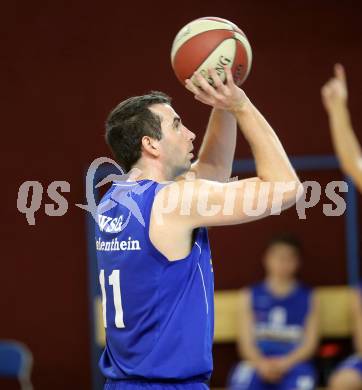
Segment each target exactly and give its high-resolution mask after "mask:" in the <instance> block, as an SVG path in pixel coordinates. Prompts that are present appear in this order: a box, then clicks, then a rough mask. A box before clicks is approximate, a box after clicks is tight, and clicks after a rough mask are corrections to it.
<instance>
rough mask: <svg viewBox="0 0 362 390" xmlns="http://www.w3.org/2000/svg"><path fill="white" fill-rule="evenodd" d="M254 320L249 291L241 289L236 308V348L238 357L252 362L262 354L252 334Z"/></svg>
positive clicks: (261, 356)
mask: <svg viewBox="0 0 362 390" xmlns="http://www.w3.org/2000/svg"><path fill="white" fill-rule="evenodd" d="M254 328H255V321H254V316H253V311H252V308H251V293H250V290H249V289H244V290H241V292H240V295H239V299H238V308H237V330H238V332H237V348H238V353H239V357H240V358H241V359H246V360H248V361H249V362H250V363H251V364H254V365H255V363H256V362H257V361H258V360H259V359H261V358H263V355H262V353H261V351H260V350H259V349H258V347H257V346H256V342H255V336H254Z"/></svg>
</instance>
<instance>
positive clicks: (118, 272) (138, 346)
mask: <svg viewBox="0 0 362 390" xmlns="http://www.w3.org/2000/svg"><path fill="white" fill-rule="evenodd" d="M164 185H165V184H162V185H161V184H159V183H156V182H154V181H151V180H140V181H138V182H117V181H115V182H114V183H113V184H112V186H111V187H110V189H109V190H108V192H107V193H106V194H105V195H104V197H103V198H102V200H101V202H100V204H99V206H98V208H97V217H98V221H97V224H96V232H95V240H96V249H97V259H98V272H99V281H100V287H101V292H102V305H103V320H104V323H105V327H106V329H105V330H106V347H105V350H104V352H103V354H102V356H101V359H100V363H99V365H100V369H101V371H102V373H103V374H104V376H105V377H106V378H109V379H111V380H122V379H136V380H150V381H151V380H155V381H157V380H162V381H168V380H170V381H184V380H200V381H206V380H208V379H209V377H210V375H211V372H212V338H213V331H214V324H213V321H214V303H213V298H214V294H213V292H214V280H213V271H212V263H211V254H210V246H209V240H208V236H207V230H206V228H198V229H195V230H194V234H193V241H192V248H191V252H190V253H189V255H188V256H187V257H185V258H184V259H182V260H178V261H169V260H168V259H167V258H166V257H165V256H164V255H163V254H161V253H160V252H159V251H158V250H157V249H156V248H155V246H154V245H153V244H152V242H151V241H150V238H149V223H150V214H151V209H152V205H153V201H154V198H155V195H156V194H157V192H158V191H159V190H160V189H161V188H162V187H163V186H164Z"/></svg>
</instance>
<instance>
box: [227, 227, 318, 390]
mask: <svg viewBox="0 0 362 390" xmlns="http://www.w3.org/2000/svg"><path fill="white" fill-rule="evenodd" d="M300 257H301V246H300V243H299V241H298V240H297V239H296V238H294V237H292V236H290V235H285V234H284V235H279V236H276V237H274V238H273V239H272V240H271V241H270V242H269V244H268V246H267V248H266V251H265V255H264V268H265V272H266V276H265V280H264V281H263V282H261V283H259V284H256V285H254V286H252V287H250V288H248V289H246V290H245V291H243V292H242V294H241V301H240V308H239V311H238V317H239V321H238V330H239V334H238V347H239V348H238V349H239V354H240V357H241V358H242V359H243V361H242V362H240V363H239V364H238V365H237V366H236V367H235V369H234V370H233V371H232V373H231V375H230V381H229V389H231V390H299V389H300V390H312V389H314V388H315V371H314V367H313V365H312V364H311V363H310V362H309V359H311V358H312V356H313V354H314V352H315V350H316V347H317V345H318V309H317V304H316V301H315V298H314V297H313V293H312V291H311V290H310V289H309V288H307V287H305V286H303V285H302V284H301V283H300V282H299V281H298V280H297V272H298V268H299V262H300Z"/></svg>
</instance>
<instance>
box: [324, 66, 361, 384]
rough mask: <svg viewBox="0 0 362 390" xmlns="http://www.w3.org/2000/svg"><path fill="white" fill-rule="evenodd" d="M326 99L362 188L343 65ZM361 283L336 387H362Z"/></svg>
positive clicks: (339, 145) (337, 138) (344, 162)
mask: <svg viewBox="0 0 362 390" xmlns="http://www.w3.org/2000/svg"><path fill="white" fill-rule="evenodd" d="M322 101H323V104H324V107H325V109H326V111H327V114H328V119H329V125H330V131H331V134H332V140H333V145H334V148H335V151H336V154H337V156H338V159H339V162H340V164H341V168H342V170H343V172H344V173H345V174H346V175H349V176H350V177H351V178H352V179H353V181H354V183H355V184H356V186H357V188H358V189H359V190H360V191H361V192H362V150H361V146H360V144H359V142H358V139H357V137H356V135H355V133H354V131H353V128H352V124H351V117H350V113H349V110H348V105H347V101H348V89H347V82H346V74H345V70H344V68H343V66H342V65H340V64H337V65H335V67H334V77H333V78H331V79H330V80H329V81H328V82H327V83H326V84H325V85H324V86H323V88H322ZM361 292H362V290H361V287H359V288H356V289H354V291H353V293H352V295H351V310H352V318H353V339H354V346H355V350H356V353H357V354H356V355H355V356H352V357H350V358H349V359H347V360H346V361H344V362H343V363H342V364H341V365H340V366H339V367H338V368H337V370H336V372H335V374H334V375H332V377H331V379H330V389H332V390H361V389H362V300H361Z"/></svg>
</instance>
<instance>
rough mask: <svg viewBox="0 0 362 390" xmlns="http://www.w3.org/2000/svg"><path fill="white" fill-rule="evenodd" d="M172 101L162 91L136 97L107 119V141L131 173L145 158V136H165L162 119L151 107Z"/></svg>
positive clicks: (118, 159)
mask: <svg viewBox="0 0 362 390" xmlns="http://www.w3.org/2000/svg"><path fill="white" fill-rule="evenodd" d="M159 103H166V104H171V98H170V97H169V96H167V95H166V94H164V93H163V92H159V91H151V92H149V93H148V94H146V95H142V96H134V97H131V98H129V99H127V100H124V101H123V102H121V103H119V104H118V105H117V106H116V107H115V108H114V109H113V110H112V111H111V113H110V114H109V115H108V118H107V121H106V134H105V137H106V142H107V144H108V145H109V147H110V148H111V150H112V153H113V155H114V157H115V158H116V160H117V161H118V162H119V163H120V164H121V166H122V167H123V168H124V169H125V170H126V172H128V171H129V170H130V169H131V168H132V166H133V165H134V164H135V163H136V162H137V161H138V160H139V159H140V157H141V141H142V137H143V136H145V135H148V136H150V137H152V138H154V139H157V140H160V139H161V138H162V131H161V118H160V117H159V116H158V115H156V114H154V113H153V112H152V111H151V110H150V109H149V107H150V106H152V105H153V104H159Z"/></svg>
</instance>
